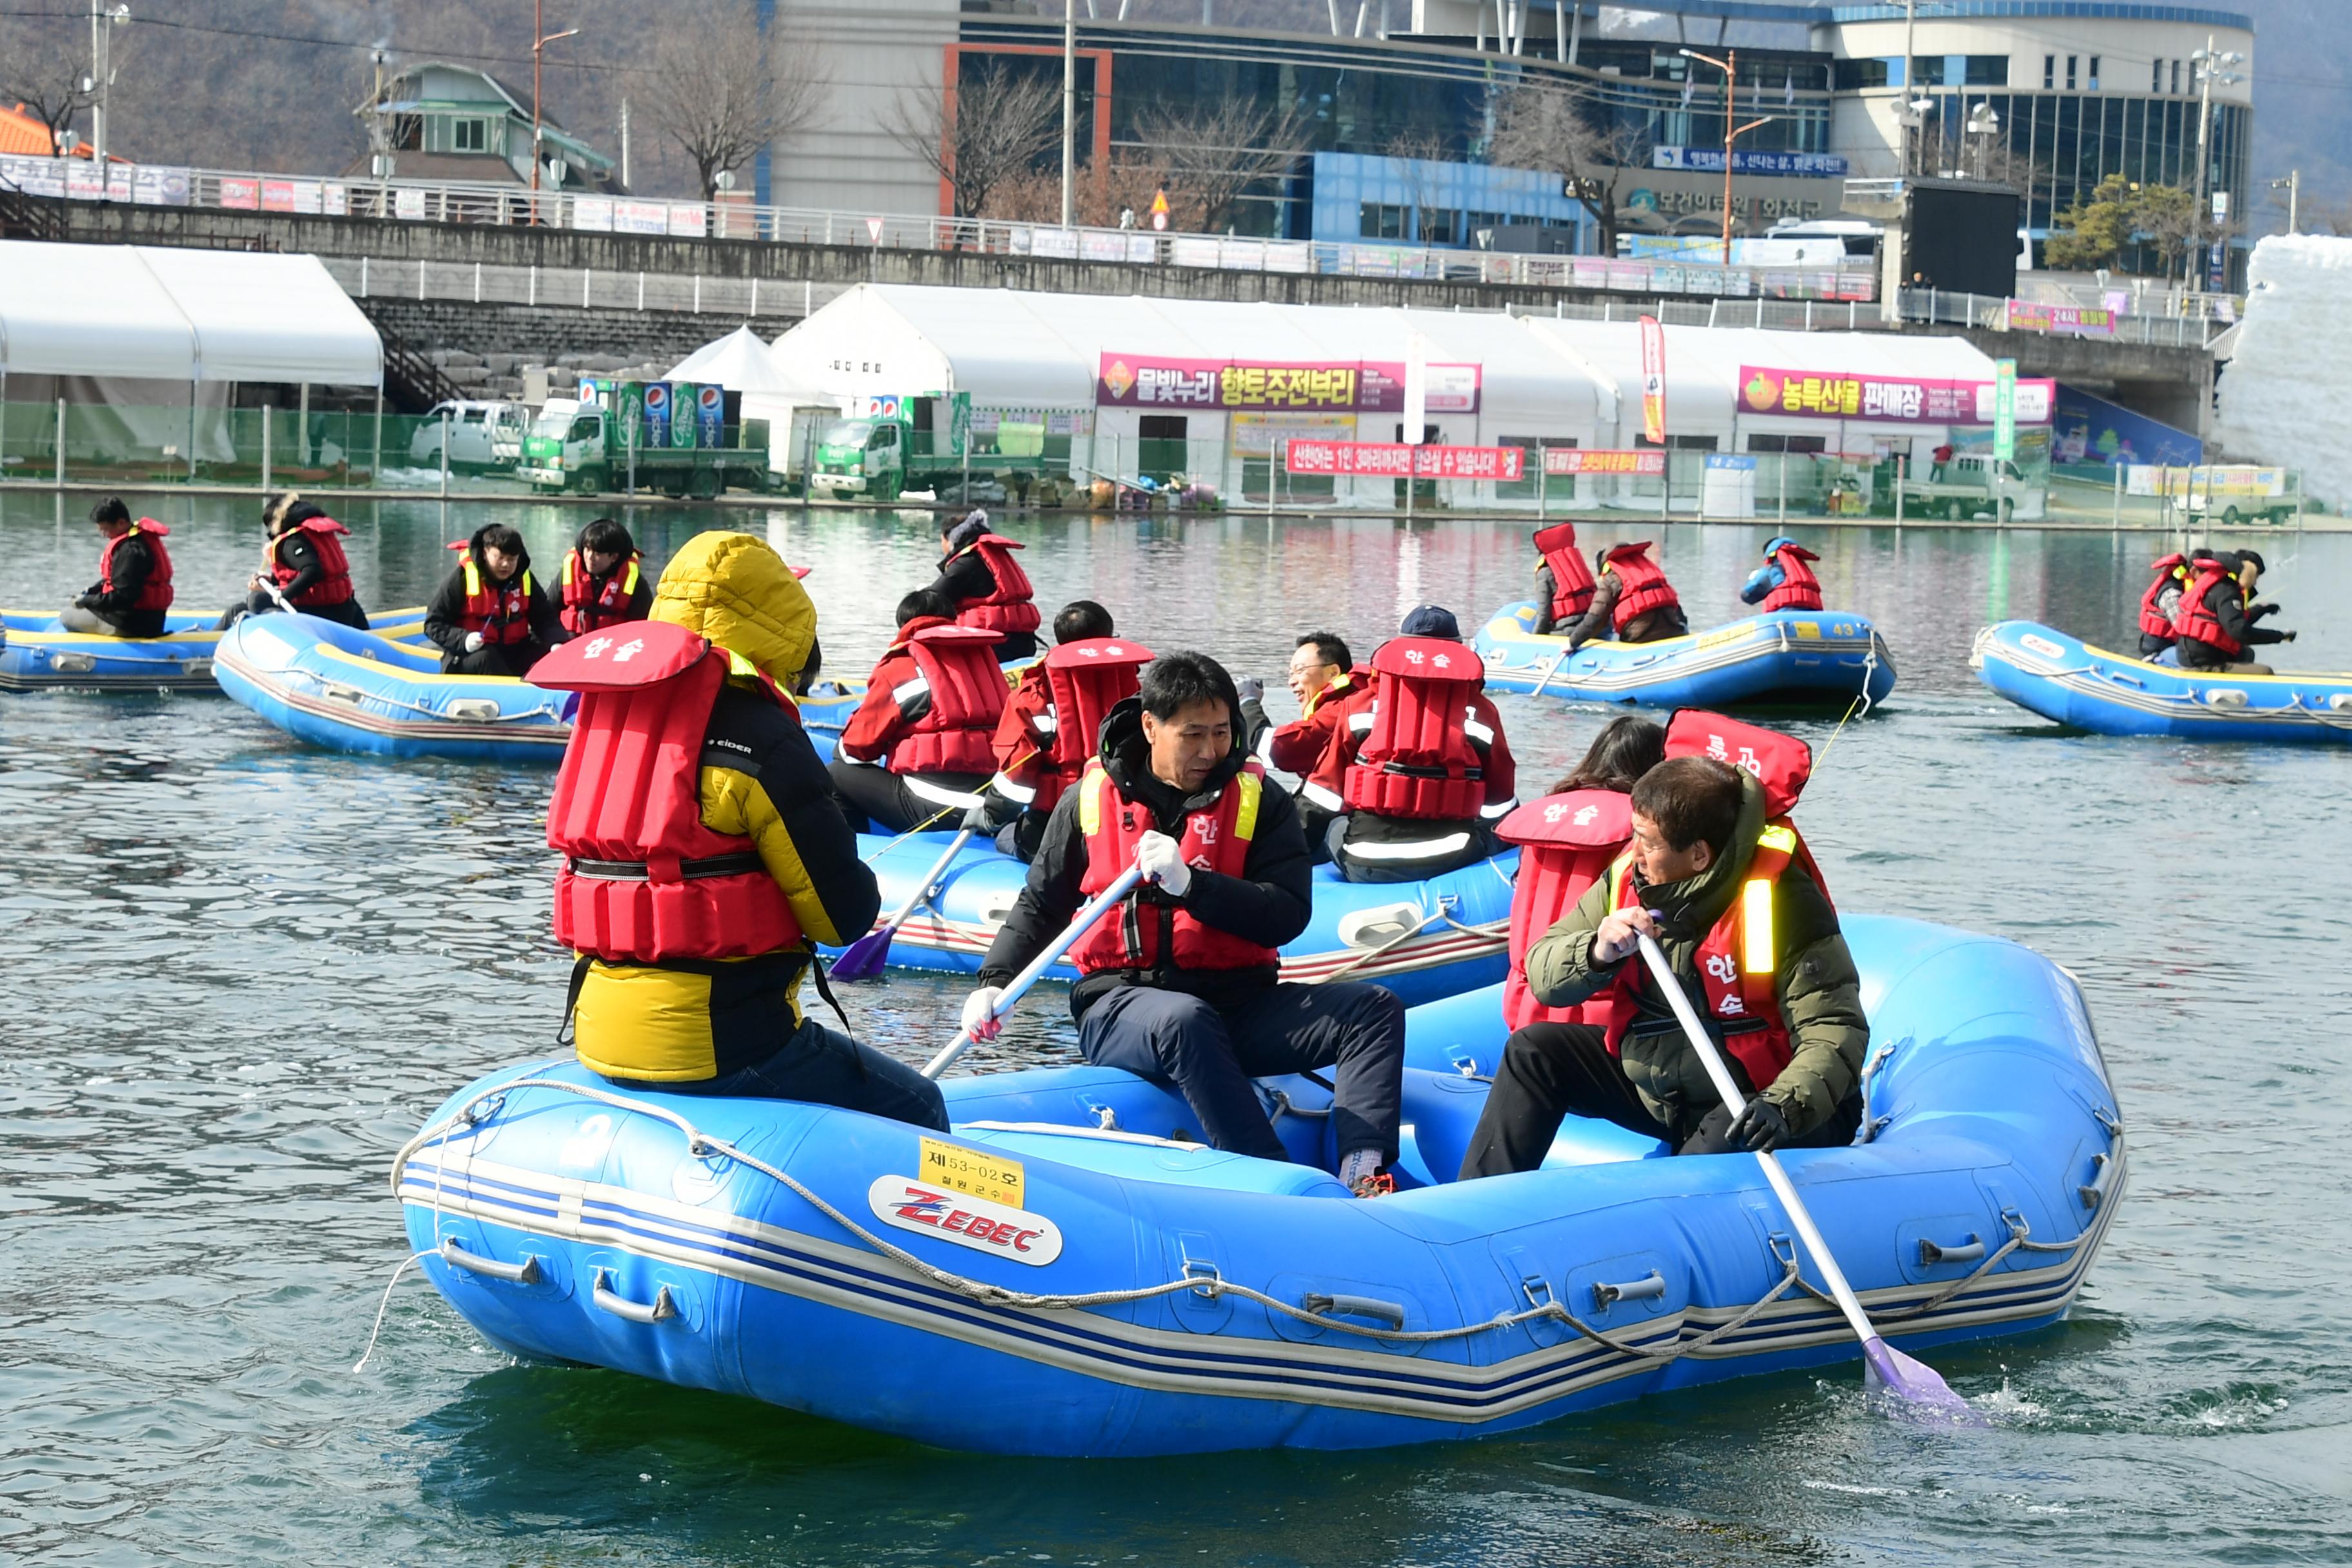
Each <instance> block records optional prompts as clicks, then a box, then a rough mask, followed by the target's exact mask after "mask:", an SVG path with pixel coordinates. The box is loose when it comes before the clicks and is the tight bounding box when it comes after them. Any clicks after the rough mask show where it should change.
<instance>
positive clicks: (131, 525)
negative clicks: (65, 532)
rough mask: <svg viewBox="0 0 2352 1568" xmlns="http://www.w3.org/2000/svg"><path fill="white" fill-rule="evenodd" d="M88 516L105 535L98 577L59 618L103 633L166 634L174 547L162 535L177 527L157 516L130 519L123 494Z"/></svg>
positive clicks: (71, 625)
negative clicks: (166, 546) (165, 615)
mask: <svg viewBox="0 0 2352 1568" xmlns="http://www.w3.org/2000/svg"><path fill="white" fill-rule="evenodd" d="M89 521H91V522H93V523H95V524H97V525H98V531H99V532H100V533H101V534H103V535H105V536H106V544H105V546H104V547H103V548H102V549H100V551H99V552H98V581H97V582H95V583H92V584H90V585H89V587H88V588H85V589H84V590H82V592H81V594H80V595H79V597H78V598H76V599H75V600H74V602H73V603H72V604H70V605H67V606H66V607H65V609H63V610H62V611H60V612H58V625H59V626H63V627H64V628H65V629H66V630H68V631H69V632H81V633H84V634H95V635H97V636H100V637H161V636H163V612H164V611H166V610H168V609H170V608H171V607H172V552H170V551H168V550H166V549H164V548H163V536H164V535H165V534H167V533H169V532H171V530H170V529H168V528H166V527H164V526H163V524H162V523H160V522H157V521H155V520H154V519H153V518H152V517H142V518H141V519H140V520H139V521H136V522H133V521H131V509H130V508H129V507H127V506H125V505H123V504H122V498H121V496H109V497H108V498H107V499H106V500H102V501H100V502H99V503H98V504H97V505H96V506H94V507H91V508H90V509H89Z"/></svg>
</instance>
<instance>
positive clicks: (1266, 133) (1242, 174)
mask: <svg viewBox="0 0 2352 1568" xmlns="http://www.w3.org/2000/svg"><path fill="white" fill-rule="evenodd" d="M1306 128H1307V122H1306V120H1305V118H1304V117H1303V116H1301V115H1300V114H1299V113H1298V112H1297V110H1296V109H1294V108H1292V107H1290V106H1289V105H1287V104H1285V105H1282V106H1280V107H1276V106H1275V105H1272V104H1267V103H1261V102H1257V101H1255V100H1250V99H1246V98H1243V97H1241V96H1240V95H1238V94H1235V93H1227V94H1226V95H1225V96H1224V97H1223V98H1219V99H1213V100H1209V101H1208V102H1205V103H1194V104H1183V105H1180V106H1176V107H1170V106H1168V105H1164V104H1163V105H1159V106H1156V107H1154V108H1152V109H1150V110H1146V111H1144V112H1143V113H1142V114H1140V115H1139V116H1137V118H1136V136H1137V139H1138V140H1139V141H1140V142H1142V143H1143V145H1144V147H1145V148H1146V149H1147V150H1148V152H1149V153H1150V155H1152V156H1154V157H1156V158H1157V159H1159V160H1160V161H1161V162H1162V163H1165V164H1166V165H1167V169H1168V178H1169V186H1170V191H1171V194H1176V193H1181V194H1182V195H1185V196H1188V197H1190V198H1191V202H1192V205H1193V206H1194V207H1195V208H1197V209H1198V213H1199V216H1198V223H1199V226H1200V227H1201V228H1202V230H1204V231H1206V232H1209V233H1214V232H1216V231H1217V230H1218V229H1220V228H1223V227H1224V226H1227V225H1229V224H1230V223H1231V222H1232V221H1233V216H1234V206H1235V205H1236V204H1237V203H1239V202H1240V201H1241V199H1242V197H1243V196H1244V195H1247V194H1248V193H1249V190H1250V187H1251V186H1253V185H1255V184H1259V183H1261V182H1263V181H1265V180H1272V179H1277V178H1279V177H1281V176H1282V175H1285V174H1288V173H1289V172H1290V169H1291V166H1292V165H1293V164H1295V163H1297V161H1298V157H1299V153H1300V151H1301V146H1300V143H1301V142H1303V141H1304V140H1305V132H1306Z"/></svg>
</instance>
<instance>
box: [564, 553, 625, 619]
mask: <svg viewBox="0 0 2352 1568" xmlns="http://www.w3.org/2000/svg"><path fill="white" fill-rule="evenodd" d="M642 560H643V552H639V551H635V550H632V551H630V552H629V558H628V559H627V560H626V561H625V562H623V563H621V564H619V565H618V566H615V567H614V568H613V570H612V571H611V572H610V573H608V574H606V575H605V577H604V580H603V582H602V583H599V582H598V581H597V578H596V574H594V573H593V572H591V571H589V570H588V563H587V561H586V560H585V559H584V558H583V556H582V555H581V553H580V548H579V546H577V545H574V546H573V547H572V553H571V554H569V555H566V556H565V557H564V558H563V582H562V586H563V612H562V619H563V629H564V630H565V631H567V632H593V631H594V630H595V629H596V628H597V627H598V626H612V625H614V623H616V622H619V621H626V620H632V619H635V617H634V616H631V615H630V614H629V606H630V605H631V604H633V603H634V602H635V599H636V596H637V581H638V579H639V578H640V577H641V576H642V575H643V573H644V568H643V567H642V566H641V565H640V562H641V561H642Z"/></svg>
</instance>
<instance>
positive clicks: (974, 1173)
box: [918, 1138, 1024, 1209]
mask: <svg viewBox="0 0 2352 1568" xmlns="http://www.w3.org/2000/svg"><path fill="white" fill-rule="evenodd" d="M918 1174H919V1176H920V1177H921V1179H922V1180H924V1181H926V1182H929V1183H930V1184H932V1185H933V1186H937V1187H946V1188H948V1189H949V1190H950V1191H951V1192H959V1193H970V1194H971V1195H972V1196H973V1197H976V1198H986V1199H987V1200H988V1201H989V1202H991V1203H993V1204H1003V1205H1007V1206H1008V1207H1012V1208H1016V1209H1017V1208H1021V1207H1023V1206H1024V1205H1023V1204H1022V1201H1021V1188H1022V1173H1021V1162H1020V1161H1018V1160H1008V1159H1006V1158H1005V1157H1004V1156H1003V1155H1002V1154H992V1153H990V1152H987V1151H985V1150H982V1149H967V1148H965V1147H964V1146H963V1145H962V1144H961V1143H945V1142H940V1140H939V1139H937V1138H926V1139H924V1140H923V1163H922V1168H921V1169H920V1170H919V1172H918Z"/></svg>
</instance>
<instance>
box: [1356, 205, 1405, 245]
mask: <svg viewBox="0 0 2352 1568" xmlns="http://www.w3.org/2000/svg"><path fill="white" fill-rule="evenodd" d="M1356 232H1357V233H1358V234H1360V235H1361V236H1362V237H1364V238H1366V239H1402V238H1403V237H1404V208H1403V207H1402V206H1397V205H1391V204H1387V203H1382V202H1366V203H1364V204H1363V206H1362V216H1361V218H1360V222H1359V223H1358V224H1357V226H1356Z"/></svg>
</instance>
